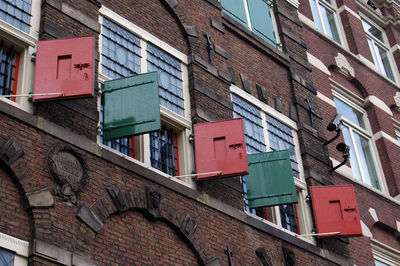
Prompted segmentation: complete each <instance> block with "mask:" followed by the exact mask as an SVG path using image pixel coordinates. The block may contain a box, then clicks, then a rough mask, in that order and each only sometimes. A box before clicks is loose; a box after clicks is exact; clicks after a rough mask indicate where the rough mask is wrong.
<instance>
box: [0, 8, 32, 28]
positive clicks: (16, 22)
mask: <svg viewBox="0 0 400 266" xmlns="http://www.w3.org/2000/svg"><path fill="white" fill-rule="evenodd" d="M31 9H32V4H31V0H8V1H0V19H1V20H4V21H5V22H7V23H9V24H11V25H13V26H14V27H16V28H17V29H20V30H22V31H23V32H26V33H29V29H30V26H31V25H30V22H31Z"/></svg>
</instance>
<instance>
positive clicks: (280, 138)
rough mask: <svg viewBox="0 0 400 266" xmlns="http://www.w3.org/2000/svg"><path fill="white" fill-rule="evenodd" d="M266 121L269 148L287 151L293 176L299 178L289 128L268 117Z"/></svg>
mask: <svg viewBox="0 0 400 266" xmlns="http://www.w3.org/2000/svg"><path fill="white" fill-rule="evenodd" d="M266 120H267V128H268V136H269V141H270V148H271V149H272V150H273V151H278V150H289V154H290V160H291V165H292V170H293V175H294V176H295V177H297V178H299V166H298V162H297V158H296V151H295V145H294V139H293V135H292V130H291V128H290V127H288V126H286V125H285V124H283V123H281V122H279V121H278V120H276V119H275V118H273V117H271V116H269V115H266Z"/></svg>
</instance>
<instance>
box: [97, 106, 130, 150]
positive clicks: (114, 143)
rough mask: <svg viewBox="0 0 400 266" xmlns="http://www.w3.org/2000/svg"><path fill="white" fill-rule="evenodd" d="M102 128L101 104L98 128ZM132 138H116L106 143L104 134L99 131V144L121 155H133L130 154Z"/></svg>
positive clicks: (102, 110)
mask: <svg viewBox="0 0 400 266" xmlns="http://www.w3.org/2000/svg"><path fill="white" fill-rule="evenodd" d="M103 126H104V106H103V103H102V104H101V106H100V127H101V128H102V127H103ZM131 141H132V138H117V139H112V140H108V141H106V140H105V139H104V132H103V130H101V131H100V142H101V143H102V144H104V145H107V146H108V147H110V148H113V149H114V150H116V151H119V152H120V153H123V154H125V155H127V156H131V157H132V155H133V153H132V143H131Z"/></svg>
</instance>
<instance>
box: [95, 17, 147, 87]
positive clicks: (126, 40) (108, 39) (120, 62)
mask: <svg viewBox="0 0 400 266" xmlns="http://www.w3.org/2000/svg"><path fill="white" fill-rule="evenodd" d="M102 72H103V74H104V75H106V76H108V77H109V78H111V79H115V78H121V77H127V76H131V75H134V74H137V73H140V40H139V38H138V37H136V36H135V35H133V34H132V33H131V32H129V31H127V30H125V29H124V28H122V27H120V26H118V25H117V24H115V23H113V22H111V21H109V20H108V19H106V18H104V19H103V33H102Z"/></svg>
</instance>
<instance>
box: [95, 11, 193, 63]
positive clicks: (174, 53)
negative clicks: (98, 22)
mask: <svg viewBox="0 0 400 266" xmlns="http://www.w3.org/2000/svg"><path fill="white" fill-rule="evenodd" d="M99 13H100V15H102V16H105V17H107V18H109V19H111V20H113V21H115V22H116V23H118V24H119V25H121V26H122V27H125V28H126V29H127V30H128V31H131V32H132V33H134V34H137V35H139V36H138V37H139V38H141V39H143V40H145V41H146V42H151V43H153V44H154V45H155V46H157V47H159V48H161V49H163V50H165V51H166V52H168V53H169V54H171V55H172V56H174V57H176V58H177V59H179V60H180V61H182V62H183V63H184V64H186V65H187V64H188V57H187V55H186V54H184V53H182V52H180V51H179V50H177V49H175V48H174V47H173V46H171V45H169V44H167V43H166V42H164V41H162V40H160V39H159V38H157V37H155V36H153V35H151V34H150V33H148V32H147V31H145V30H144V29H142V28H140V27H139V26H137V25H135V24H133V23H132V22H131V21H129V20H127V19H125V18H123V17H122V16H120V15H118V14H116V13H114V12H113V11H112V10H111V9H108V8H107V7H105V6H101V8H100V10H99Z"/></svg>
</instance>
